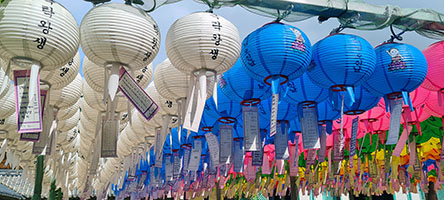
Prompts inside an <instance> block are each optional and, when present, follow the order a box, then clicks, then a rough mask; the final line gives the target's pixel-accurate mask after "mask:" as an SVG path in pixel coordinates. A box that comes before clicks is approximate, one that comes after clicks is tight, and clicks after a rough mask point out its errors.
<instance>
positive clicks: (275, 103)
mask: <svg viewBox="0 0 444 200" xmlns="http://www.w3.org/2000/svg"><path fill="white" fill-rule="evenodd" d="M280 82H281V80H280V76H279V75H276V76H272V77H271V91H272V92H273V97H272V104H271V121H270V136H273V135H274V134H275V133H276V123H277V114H278V107H279V86H280Z"/></svg>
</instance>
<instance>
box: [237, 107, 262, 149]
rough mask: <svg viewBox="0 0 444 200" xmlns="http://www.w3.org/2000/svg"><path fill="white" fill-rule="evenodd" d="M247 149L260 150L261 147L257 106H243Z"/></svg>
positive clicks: (245, 145)
mask: <svg viewBox="0 0 444 200" xmlns="http://www.w3.org/2000/svg"><path fill="white" fill-rule="evenodd" d="M242 113H243V121H244V147H245V151H259V150H260V148H261V141H260V138H261V137H260V130H259V113H258V108H257V107H243V108H242Z"/></svg>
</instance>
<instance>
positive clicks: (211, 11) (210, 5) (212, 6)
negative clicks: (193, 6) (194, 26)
mask: <svg viewBox="0 0 444 200" xmlns="http://www.w3.org/2000/svg"><path fill="white" fill-rule="evenodd" d="M202 1H203V2H205V3H206V4H207V5H208V7H209V9H208V10H207V11H205V12H209V13H213V10H214V7H215V6H216V5H217V4H218V2H217V0H214V1H213V3H211V2H210V1H209V0H202Z"/></svg>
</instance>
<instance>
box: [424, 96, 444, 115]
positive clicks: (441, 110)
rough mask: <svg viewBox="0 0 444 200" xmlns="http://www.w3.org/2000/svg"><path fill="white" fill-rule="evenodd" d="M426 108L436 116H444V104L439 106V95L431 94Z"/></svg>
mask: <svg viewBox="0 0 444 200" xmlns="http://www.w3.org/2000/svg"><path fill="white" fill-rule="evenodd" d="M425 105H426V106H425V108H424V109H425V110H426V111H427V112H428V113H430V114H431V115H433V116H435V117H440V118H441V117H444V106H439V103H438V97H437V95H429V98H427V101H426V102H425Z"/></svg>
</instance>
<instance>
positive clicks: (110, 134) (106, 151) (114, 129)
mask: <svg viewBox="0 0 444 200" xmlns="http://www.w3.org/2000/svg"><path fill="white" fill-rule="evenodd" d="M111 115H112V116H110V117H109V119H108V120H107V119H106V117H105V116H102V131H101V132H102V141H101V148H100V157H101V158H109V157H117V135H118V133H119V116H120V115H119V113H114V114H111Z"/></svg>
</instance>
